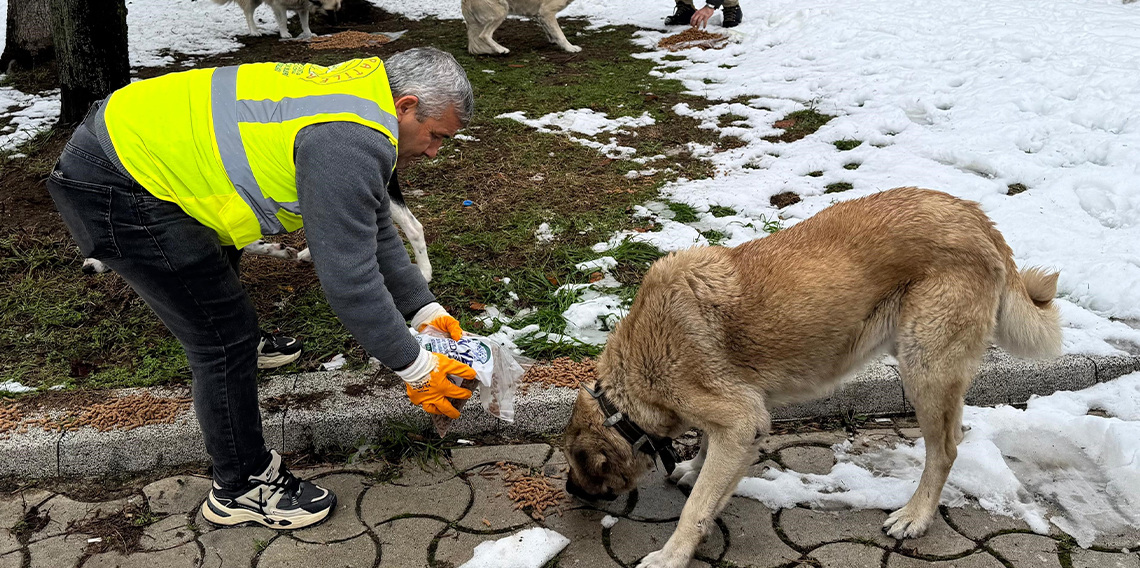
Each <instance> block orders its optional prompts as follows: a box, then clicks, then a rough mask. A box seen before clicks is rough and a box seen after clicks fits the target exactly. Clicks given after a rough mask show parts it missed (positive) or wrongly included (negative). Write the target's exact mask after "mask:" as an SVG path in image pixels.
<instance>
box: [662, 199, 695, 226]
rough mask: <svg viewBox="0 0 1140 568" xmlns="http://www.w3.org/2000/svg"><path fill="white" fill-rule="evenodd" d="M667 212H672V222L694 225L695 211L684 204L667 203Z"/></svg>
mask: <svg viewBox="0 0 1140 568" xmlns="http://www.w3.org/2000/svg"><path fill="white" fill-rule="evenodd" d="M668 206H669V210H670V211H672V212H673V220H674V221H676V222H678V223H695V222H696V221H697V210H696V209H694V208H693V207H692V206H691V205H686V204H684V203H676V202H672V201H671V202H669V203H668Z"/></svg>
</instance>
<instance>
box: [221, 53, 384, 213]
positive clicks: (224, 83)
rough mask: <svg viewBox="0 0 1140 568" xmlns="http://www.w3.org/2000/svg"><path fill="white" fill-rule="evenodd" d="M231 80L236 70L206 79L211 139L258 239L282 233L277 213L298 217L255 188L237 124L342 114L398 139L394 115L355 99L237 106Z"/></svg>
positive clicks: (293, 208)
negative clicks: (256, 226) (251, 218)
mask: <svg viewBox="0 0 1140 568" xmlns="http://www.w3.org/2000/svg"><path fill="white" fill-rule="evenodd" d="M237 74H238V68H237V67H219V68H217V69H215V70H214V74H213V76H212V77H211V79H210V98H211V101H210V104H211V106H212V118H213V121H214V136H215V137H216V138H217V142H218V152H219V154H220V155H221V158H222V165H223V167H224V168H225V170H226V175H227V176H229V178H230V181H231V182H233V184H234V188H236V189H237V192H238V195H240V196H241V198H242V200H243V201H245V203H246V205H249V208H250V209H251V210H253V213H254V215H256V216H257V222H258V224H259V225H260V226H261V232H262V234H265V235H276V234H280V233H284V232H286V230H285V227H284V226H283V225H282V224H281V221H280V220H278V219H277V211H279V210H281V209H284V210H285V211H288V212H289V213H292V214H294V215H300V214H301V208H300V205H299V204H298V203H297V202H296V201H289V202H277V201H275V200H273V199H272V198H270V197H266V196H265V195H264V194H263V193H262V192H261V187H260V186H259V185H258V183H257V178H256V177H255V176H254V175H253V169H252V168H250V165H249V158H248V156H247V155H246V152H245V146H244V145H243V143H242V139H241V130H240V129H239V128H238V124H239V123H241V122H256V123H262V124H265V123H276V122H285V121H288V120H294V119H298V118H304V117H308V116H315V115H318V114H333V113H344V112H348V113H352V114H356V115H358V116H360V117H361V118H363V119H365V120H370V121H372V122H375V123H378V124H380V125H382V126H384V127H385V128H387V129H388V131H389V132H390V133H391V134H392V136H398V134H399V123H398V121H397V120H396V116H395V115H393V114H392V113H389V112H387V111H385V110H383V109H381V108H380V104H379V103H377V102H376V101H373V100H369V99H366V98H363V97H358V96H355V95H347V94H329V95H310V96H305V97H293V98H289V97H287V98H283V99H281V100H280V101H272V100H268V99H263V100H251V99H241V100H239V99H238V98H237Z"/></svg>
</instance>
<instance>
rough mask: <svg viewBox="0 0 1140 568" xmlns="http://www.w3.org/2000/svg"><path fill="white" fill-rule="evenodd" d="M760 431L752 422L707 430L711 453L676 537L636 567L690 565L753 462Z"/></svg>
mask: <svg viewBox="0 0 1140 568" xmlns="http://www.w3.org/2000/svg"><path fill="white" fill-rule="evenodd" d="M765 430H766V428H765ZM757 431H758V429H756V428H754V427H752V426H751V425H744V426H743V427H741V426H733V428H732V429H731V430H710V431H709V432H706V434H705V437H706V438H707V439H708V444H709V446H708V456H707V458H706V460H705V463H704V466H703V467H702V468H701V473H700V475H699V476H698V477H697V483H696V484H695V485H694V486H693V492H692V493H691V494H690V495H689V499H688V501H686V502H685V508H684V509H682V510H681V520H680V521H678V522H677V528H676V529H675V530H674V531H673V536H671V537H669V541H668V542H666V543H665V546H664V547H663V548H662V549H661V550H658V551H656V552H653V553H650V554H649V555H648V556H646V557H645V558H643V559H642V560H641V563H640V564H638V565H637V568H684V567H685V566H687V565H688V564H689V560H691V559H692V558H693V554H694V553H696V551H697V546H699V545H700V544H701V541H702V540H703V539H704V537H705V535H706V534H708V531H709V530H710V529H712V528H713V525H714V524H715V519H716V516H717V514H718V513H720V511H721V509H723V508H724V506H725V505H726V504H728V500H729V499H730V498H731V497H732V493H733V491H735V490H736V485H737V484H738V483H740V478H741V477H742V476H743V475H744V471H745V469H746V468H747V467H748V465H749V464H751V461H750V458H752V457H753V456H754V454H755V452H756V451H757V450H758V446H757V440H758V439H759V438H758V437H757V435H756V432H757Z"/></svg>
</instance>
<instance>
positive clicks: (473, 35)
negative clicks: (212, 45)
mask: <svg viewBox="0 0 1140 568" xmlns="http://www.w3.org/2000/svg"><path fill="white" fill-rule="evenodd" d="M214 1H215V2H216V1H217V0H214ZM570 2H573V0H462V4H461V7H462V8H463V20H464V21H465V22H467V51H469V52H471V53H474V54H492V55H493V54H504V53H510V51H511V50H509V49H507V48H505V47H503V46H501V45H499V44H498V43H496V42H495V40H494V39H493V38H492V37H491V36H492V35H494V33H495V30H496V29H498V28H499V25H500V24H502V23H503V20H506V19H507V16H508V15H511V16H525V17H528V18H536V19H538V22H539V23H540V24H542V31H544V32H546V39H548V40H550V43H553V44H555V45H557V46H558V47H560V48H562V49H563V51H568V52H570V53H578V52H579V51H582V48H580V47H578V46H576V45H574V44H572V43H570V42H569V41H567V40H566V35H565V34H563V33H562V28H561V27H559V26H558V19H557V18H556V14H558V12H561V11H562V10H563V9H565V8H566V7H567V6H569V5H570Z"/></svg>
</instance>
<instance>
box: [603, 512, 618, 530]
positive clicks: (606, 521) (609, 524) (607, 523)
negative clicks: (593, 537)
mask: <svg viewBox="0 0 1140 568" xmlns="http://www.w3.org/2000/svg"><path fill="white" fill-rule="evenodd" d="M617 522H618V518H617V517H611V516H609V515H606V516H604V517H602V527H604V528H607V529H609V528H613V526H614V525H616V524H617Z"/></svg>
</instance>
